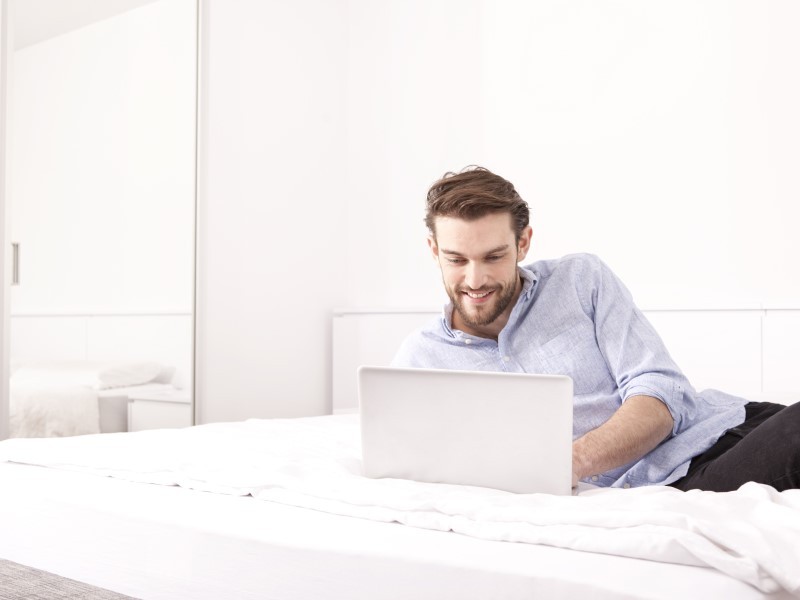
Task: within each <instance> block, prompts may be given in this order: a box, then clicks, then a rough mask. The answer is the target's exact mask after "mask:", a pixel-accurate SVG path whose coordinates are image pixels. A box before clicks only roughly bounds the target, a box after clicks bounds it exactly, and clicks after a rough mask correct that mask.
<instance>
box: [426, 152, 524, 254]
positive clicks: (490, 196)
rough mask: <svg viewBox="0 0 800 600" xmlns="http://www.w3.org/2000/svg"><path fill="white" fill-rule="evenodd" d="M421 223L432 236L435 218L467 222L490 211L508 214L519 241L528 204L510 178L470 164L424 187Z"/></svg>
mask: <svg viewBox="0 0 800 600" xmlns="http://www.w3.org/2000/svg"><path fill="white" fill-rule="evenodd" d="M426 208H427V210H426V212H425V225H427V226H428V229H429V230H430V232H431V234H432V235H433V236H434V237H436V227H435V220H436V217H456V218H458V219H464V220H467V221H473V220H475V219H480V218H481V217H483V216H485V215H488V214H491V213H503V212H507V213H509V214H510V215H511V223H512V228H513V229H514V236H515V237H516V239H517V241H519V238H520V236H521V235H522V231H523V230H524V229H525V228H526V227H527V226H528V221H529V219H530V212H529V210H528V204H527V203H526V202H525V201H524V200H523V199H522V198H520V196H519V194H518V193H517V190H515V189H514V186H513V185H512V183H511V182H510V181H507V180H505V179H503V178H502V177H500V176H499V175H495V174H494V173H492V172H491V171H489V170H488V169H484V168H483V167H478V166H475V165H470V166H468V167H465V168H464V169H462V170H461V172H459V173H452V172H448V173H445V174H444V177H442V178H441V179H440V180H439V181H437V182H436V183H434V184H433V185H432V186H431V188H430V189H429V190H428V199H427V202H426Z"/></svg>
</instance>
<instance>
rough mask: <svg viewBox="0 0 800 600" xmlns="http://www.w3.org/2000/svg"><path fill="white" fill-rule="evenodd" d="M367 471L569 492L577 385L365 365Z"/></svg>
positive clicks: (362, 397) (361, 379)
mask: <svg viewBox="0 0 800 600" xmlns="http://www.w3.org/2000/svg"><path fill="white" fill-rule="evenodd" d="M358 395H359V411H360V413H361V442H362V455H363V465H364V474H365V475H366V476H367V477H374V478H378V477H394V478H401V479H413V480H416V481H426V482H435V483H453V484H460V485H474V486H482V487H489V488H495V489H501V490H507V491H510V492H518V493H537V492H540V493H548V494H565V495H566V494H571V493H572V379H570V378H569V377H567V376H562V375H531V374H525V373H494V372H473V371H447V370H438V369H405V368H392V367H368V366H363V367H360V368H359V370H358Z"/></svg>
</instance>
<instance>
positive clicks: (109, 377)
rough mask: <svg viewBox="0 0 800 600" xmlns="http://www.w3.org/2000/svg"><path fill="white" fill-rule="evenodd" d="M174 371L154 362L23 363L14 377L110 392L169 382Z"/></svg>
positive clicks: (20, 379) (15, 371) (21, 379)
mask: <svg viewBox="0 0 800 600" xmlns="http://www.w3.org/2000/svg"><path fill="white" fill-rule="evenodd" d="M173 372H174V368H172V367H166V366H165V365H162V364H161V363H158V362H153V361H115V362H88V361H45V362H33V363H22V364H20V365H19V367H17V369H15V370H14V373H13V378H14V379H15V380H17V381H29V380H37V381H40V382H47V383H51V384H75V385H83V386H86V387H90V388H92V389H95V390H107V389H111V388H118V387H127V386H132V385H142V384H145V383H149V382H151V381H153V380H155V379H160V380H161V379H169V378H171V375H172V373H173Z"/></svg>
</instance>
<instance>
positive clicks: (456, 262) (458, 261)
mask: <svg viewBox="0 0 800 600" xmlns="http://www.w3.org/2000/svg"><path fill="white" fill-rule="evenodd" d="M447 262H449V263H450V264H451V265H460V264H463V263H464V259H463V258H448V259H447Z"/></svg>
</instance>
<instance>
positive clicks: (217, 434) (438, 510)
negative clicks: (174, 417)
mask: <svg viewBox="0 0 800 600" xmlns="http://www.w3.org/2000/svg"><path fill="white" fill-rule="evenodd" d="M358 439H359V432H358V422H357V417H355V416H354V415H343V416H337V417H316V418H309V419H291V420H269V421H266V420H251V421H247V422H244V423H225V424H213V425H205V426H201V427H194V428H188V429H184V430H159V431H145V432H138V433H134V434H107V435H105V436H85V437H80V438H63V439H48V440H25V439H18V440H8V441H6V442H2V443H0V460H6V461H13V462H20V463H28V464H37V465H44V466H50V467H58V468H66V469H73V470H81V471H87V472H91V473H96V474H104V475H110V476H113V477H119V478H123V479H128V480H133V481H142V482H150V483H159V484H167V485H180V486H184V487H189V488H194V489H199V490H205V491H212V492H218V493H223V494H235V495H247V494H251V495H253V496H254V497H256V498H260V499H263V500H270V501H273V502H279V503H283V504H288V505H293V506H300V507H308V508H314V509H317V510H321V511H325V512H330V513H336V514H344V515H350V516H356V517H362V518H366V519H372V520H377V521H398V522H401V523H405V524H407V525H412V526H415V527H423V528H428V529H439V530H444V531H447V530H452V531H457V532H460V533H464V534H467V535H470V536H474V537H477V538H483V539H489V540H502V541H515V542H527V543H535V544H547V545H551V546H560V547H563V548H570V549H576V550H584V551H591V552H599V553H606V554H614V555H619V556H626V557H634V558H642V559H647V560H651V561H661V562H666V563H677V564H683V565H697V566H707V567H713V568H715V569H718V570H719V571H721V572H723V573H726V574H728V575H730V576H732V577H736V578H738V579H740V580H742V581H745V582H747V583H749V584H750V585H753V586H755V587H757V588H758V589H759V590H762V591H764V592H772V591H776V590H780V589H782V588H783V589H785V590H787V591H789V592H791V593H792V594H794V595H797V596H798V597H800V491H797V490H792V491H789V492H783V493H777V492H775V491H774V490H773V489H772V488H769V487H767V486H761V485H757V484H747V485H745V486H743V487H742V488H741V489H740V490H738V491H736V492H730V493H725V494H719V493H713V492H697V491H695V492H687V493H685V492H680V491H677V490H674V489H672V488H664V487H653V488H642V489H633V490H608V489H598V490H591V491H587V492H584V493H582V494H580V495H579V496H576V497H552V496H545V495H536V494H532V495H514V494H510V493H506V492H500V491H494V490H487V489H481V488H469V487H464V486H447V485H441V484H438V485H437V484H425V483H417V482H411V481H402V480H370V479H366V478H364V477H362V476H361V475H360V448H359V445H358Z"/></svg>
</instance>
